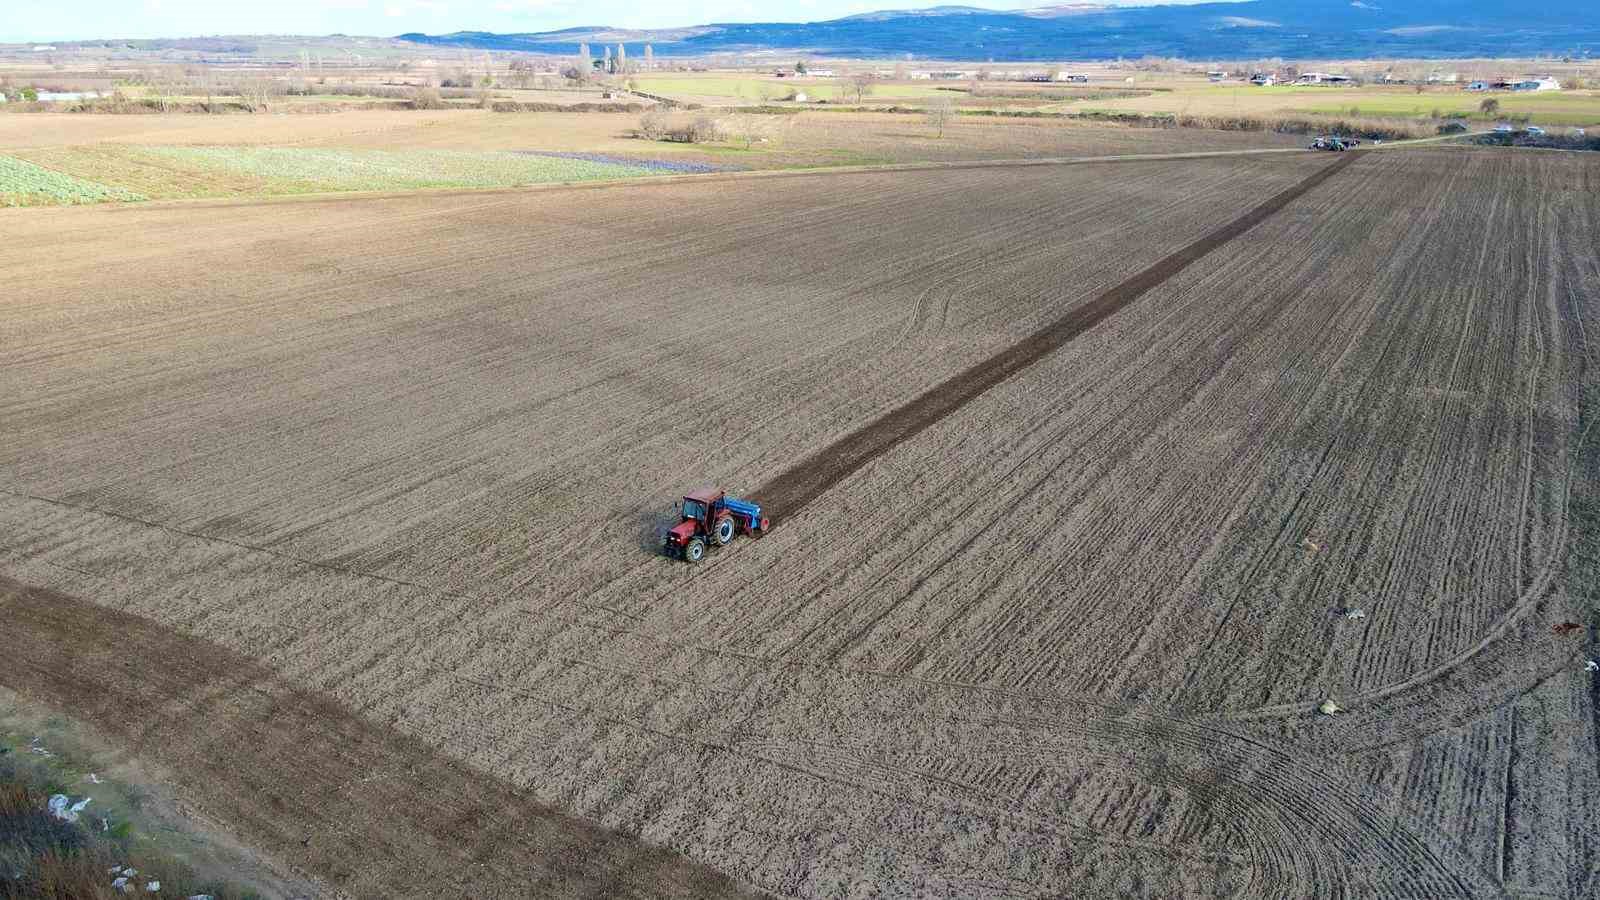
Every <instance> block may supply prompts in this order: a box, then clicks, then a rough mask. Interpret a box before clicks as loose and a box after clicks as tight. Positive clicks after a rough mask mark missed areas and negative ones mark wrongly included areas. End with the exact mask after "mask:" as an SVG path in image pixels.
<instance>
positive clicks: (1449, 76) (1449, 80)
mask: <svg viewBox="0 0 1600 900" xmlns="http://www.w3.org/2000/svg"><path fill="white" fill-rule="evenodd" d="M1460 80H1461V76H1460V75H1458V74H1457V73H1455V72H1429V73H1428V83H1429V84H1455V83H1456V82H1458V81H1460Z"/></svg>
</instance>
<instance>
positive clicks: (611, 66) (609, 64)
mask: <svg viewBox="0 0 1600 900" xmlns="http://www.w3.org/2000/svg"><path fill="white" fill-rule="evenodd" d="M601 49H602V50H604V51H605V56H604V57H603V58H602V60H601V62H603V63H604V65H603V66H602V67H601V71H602V72H605V73H606V74H608V75H609V74H614V73H615V72H616V71H617V70H616V63H615V62H613V61H612V60H611V45H609V44H607V45H606V46H605V47H603V48H601Z"/></svg>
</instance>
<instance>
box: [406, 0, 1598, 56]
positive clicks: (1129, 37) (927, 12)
mask: <svg viewBox="0 0 1600 900" xmlns="http://www.w3.org/2000/svg"><path fill="white" fill-rule="evenodd" d="M400 39H402V40H407V41H413V42H416V43H421V44H431V45H439V46H451V47H471V48H482V49H497V50H526V51H536V52H544V53H571V52H573V50H574V49H575V48H576V45H577V43H578V42H579V41H601V42H605V41H612V42H614V41H618V40H627V41H649V42H651V43H653V44H654V47H655V52H656V53H657V54H658V55H674V56H691V55H704V54H710V53H725V52H740V51H743V52H749V51H761V50H773V51H779V50H782V51H798V52H808V53H815V54H819V55H829V56H862V57H899V56H906V55H909V56H911V57H914V58H921V59H969V60H970V59H977V60H981V59H992V60H997V61H1006V60H1019V61H1020V60H1032V59H1112V58H1116V57H1129V56H1133V57H1137V56H1144V55H1157V56H1182V57H1189V58H1195V59H1206V58H1250V57H1264V56H1281V57H1284V58H1286V59H1304V58H1325V57H1341V58H1361V57H1380V56H1406V57H1452V56H1454V57H1468V56H1527V55H1544V54H1556V55H1570V56H1579V57H1582V56H1589V55H1594V54H1595V53H1596V52H1600V3H1596V2H1594V0H1545V2H1542V3H1526V4H1523V3H1510V2H1503V0H1245V2H1222V3H1202V4H1192V5H1166V6H1138V7H1127V6H1106V5H1100V4H1094V3H1066V4H1061V5H1057V6H1052V7H1044V8H1036V9H1025V10H1010V11H994V10H986V9H979V8H976V7H969V6H938V7H931V8H926V9H912V10H885V11H881V12H872V13H864V14H859V15H854V16H848V17H846V18H842V19H834V20H831V21H824V22H802V23H780V22H767V23H761V22H752V23H711V24H707V25H704V26H699V27H695V28H678V29H670V30H661V31H649V30H630V29H625V28H612V27H599V26H597V27H591V28H568V29H563V30H561V31H550V32H538V33H528V34H495V33H490V32H475V31H463V32H455V33H453V34H442V35H426V34H420V33H409V34H403V35H400Z"/></svg>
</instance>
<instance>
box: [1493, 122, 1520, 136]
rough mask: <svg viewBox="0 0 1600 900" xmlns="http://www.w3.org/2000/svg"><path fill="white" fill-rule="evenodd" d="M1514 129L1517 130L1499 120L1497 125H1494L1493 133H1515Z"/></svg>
mask: <svg viewBox="0 0 1600 900" xmlns="http://www.w3.org/2000/svg"><path fill="white" fill-rule="evenodd" d="M1516 131H1517V130H1516V129H1515V128H1513V127H1511V126H1510V125H1507V124H1506V123H1504V122H1501V123H1500V124H1499V125H1496V126H1495V127H1494V133H1495V134H1515V133H1516Z"/></svg>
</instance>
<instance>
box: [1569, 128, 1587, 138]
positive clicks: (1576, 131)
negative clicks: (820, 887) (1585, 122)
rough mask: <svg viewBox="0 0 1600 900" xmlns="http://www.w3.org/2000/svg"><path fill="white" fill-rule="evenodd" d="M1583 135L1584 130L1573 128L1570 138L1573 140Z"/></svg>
mask: <svg viewBox="0 0 1600 900" xmlns="http://www.w3.org/2000/svg"><path fill="white" fill-rule="evenodd" d="M1584 133H1585V132H1584V130H1583V129H1582V128H1574V129H1572V136H1573V137H1575V138H1581V137H1583V136H1584Z"/></svg>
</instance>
